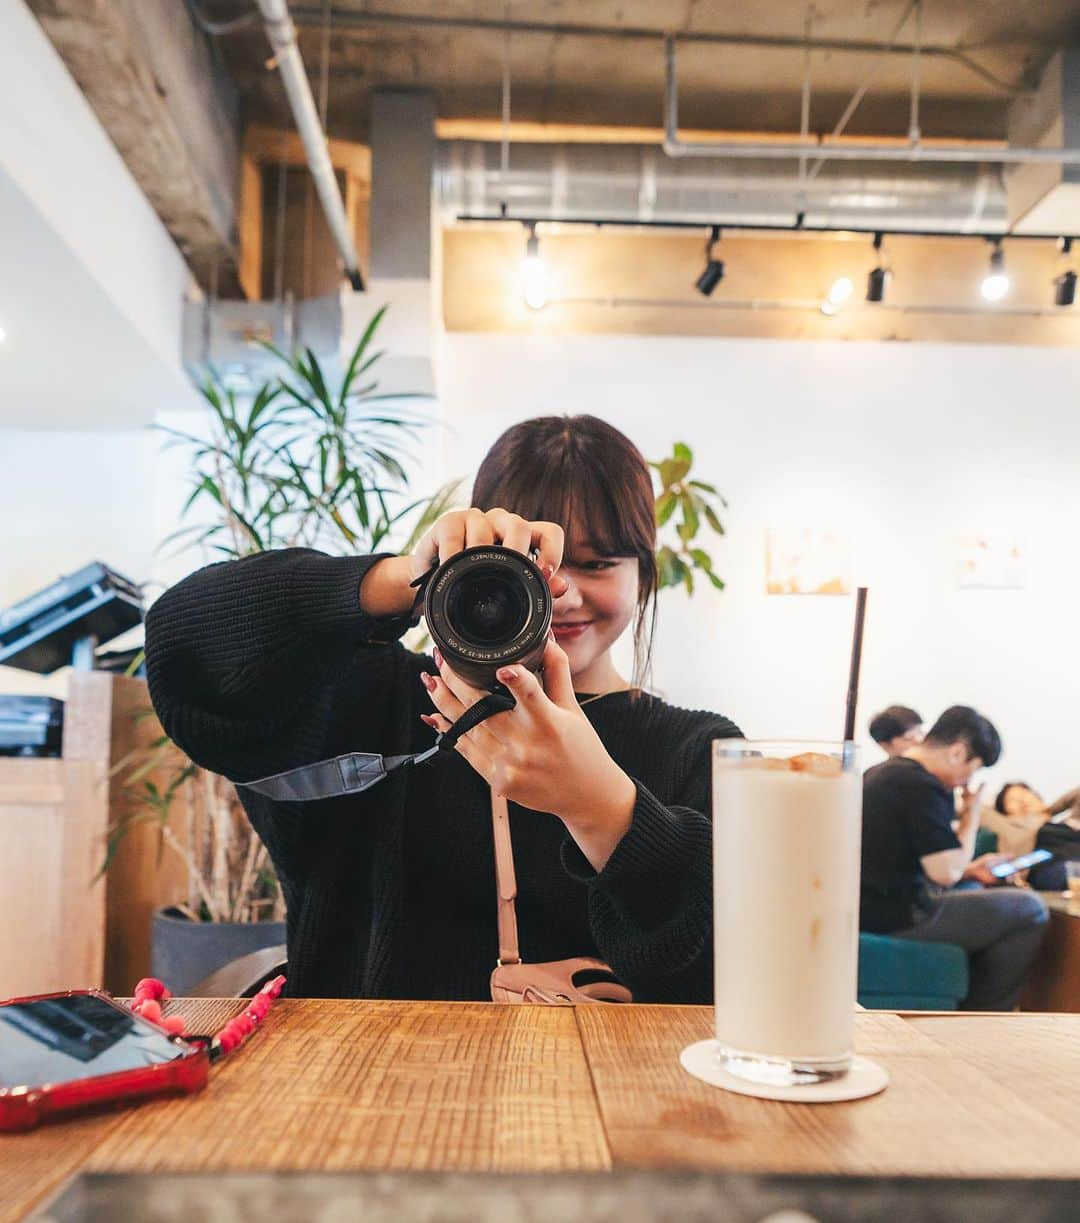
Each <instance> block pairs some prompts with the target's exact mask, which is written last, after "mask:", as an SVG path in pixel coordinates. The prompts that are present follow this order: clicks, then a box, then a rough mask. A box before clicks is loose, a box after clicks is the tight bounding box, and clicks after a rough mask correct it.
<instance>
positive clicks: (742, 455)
mask: <svg viewBox="0 0 1080 1223" xmlns="http://www.w3.org/2000/svg"><path fill="white" fill-rule="evenodd" d="M439 345H440V350H439V354H438V355H439V385H440V401H441V414H442V416H443V418H444V422H445V423H444V426H443V427H441V428H436V430H433V431H432V432H431V433H430V434H429V435H428V437H429V442H428V445H429V448H430V450H431V454H430V456H429V457H430V465H429V469H430V470H431V471H433V472H435V473H437V474H436V478H439V479H441V478H446V477H449V476H451V475H461V476H466V477H468V478H470V479H471V477H472V474H473V473H474V471H475V468H476V465H477V464H478V463H479V461H480V459H481V458H482V456H483V454H484V452H485V451H486V449H487V448H488V446H489V445H490V444H491V442H492V441H493V440H494V439H495V437H496V436H497V435H498V433H499V432H500V431H501V430H502V429H503V428H505V427H506V426H507V425H509V424H510V423H512V422H514V421H516V420H520V419H524V418H525V417H528V416H532V415H538V414H542V413H551V412H556V413H559V412H571V413H572V412H579V411H592V412H595V413H597V414H598V415H601V416H603V417H605V418H606V419H608V420H610V421H612V422H613V423H615V424H616V425H618V426H619V427H620V428H622V429H624V430H625V431H626V432H627V433H628V434H629V435H630V436H631V437H632V438H633V439H634V440H635V441H636V442H637V443H638V444H639V445H640V446H641V448H642V449H643V451H644V452H645V453H646V454H647V455H649V456H650V457H652V456H658V455H660V454H662V453H666V452H667V451H668V450H669V449H670V446H671V443H672V442H673V441H675V440H685V441H687V442H688V443H689V444H690V445H691V446H692V447H693V448H694V451H695V455H696V459H697V471H698V473H699V474H700V475H701V476H702V478H704V479H707V480H710V481H712V482H714V483H716V484H717V485H718V486H719V487H720V488H721V489H722V491H723V492H724V493H725V494H726V496H727V497H728V499H729V501H730V503H731V506H730V510H729V511H728V512H727V514H726V516H725V520H726V525H727V528H728V535H727V537H726V539H725V540H723V541H717V542H715V543H712V542H710V547H711V550H712V552H713V555H714V557H715V559H716V561H717V564H718V568H719V571H720V572H721V574H722V575H723V577H724V578H725V579H726V580H727V582H728V589H727V591H726V592H725V593H723V594H719V593H715V592H713V591H712V590H711V589H710V588H708V587H705V588H704V589H700V590H699V593H697V594H696V595H695V596H694V598H693V600H689V599H688V598H687V597H686V596H685V595H684V594H683V593H682V592H681V591H666V592H664V594H663V595H662V596H661V604H660V631H659V635H658V640H657V648H656V668H655V676H656V683H657V686H658V687H659V688H660V689H661V690H662V691H663V692H664V694H665V695H666V696H667V697H668V699H670V700H672V701H675V702H677V703H680V704H684V705H690V706H698V707H708V708H713V709H717V710H720V711H722V712H724V713H727V714H729V715H730V716H732V717H734V718H735V719H736V720H737V721H738V722H739V723H740V724H741V725H742V727H743V728H744V730H745V731H746V733H747V734H749V735H753V736H760V737H766V736H769V737H771V736H797V737H832V736H836V735H838V734H839V732H840V729H841V725H842V712H843V703H844V693H845V686H846V678H847V663H848V650H849V640H850V631H851V620H852V601H851V600H850V599H845V598H827V597H776V596H772V597H767V596H766V595H765V594H764V593H763V591H764V531H765V528H766V527H768V526H799V525H805V526H821V527H842V528H845V529H846V530H848V531H849V532H850V534H851V536H852V539H853V541H854V544H855V549H856V577H857V579H858V580H859V581H861V582H866V583H867V584H868V585H869V586H870V605H869V613H868V621H867V633H866V649H865V657H864V663H863V683H862V694H861V702H860V719H859V721H860V729H861V728H863V727H865V724H866V719H867V717H868V716H869V714H870V713H872V712H873V711H875V710H876V709H878V708H880V707H882V706H884V705H886V704H890V703H892V702H901V703H904V704H911V705H914V706H915V708H917V709H919V710H920V711H921V712H922V713H923V715H924V717H926V718H927V719H932V718H933V717H934V716H936V714H937V713H938V712H940V710H941V709H942V708H943V707H944V706H946V705H948V704H952V703H954V702H966V703H971V704H974V705H976V706H977V707H979V708H981V709H983V710H984V711H985V712H986V713H987V714H988V715H989V716H990V717H991V718H993V719H994V721H995V722H996V723H997V724H998V726H999V728H1000V729H1001V731H1002V734H1003V737H1004V740H1005V755H1004V758H1003V761H1002V763H1001V765H999V766H998V768H997V769H995V770H994V772H993V774H992V775H991V780H994V781H998V782H1000V781H1002V780H1004V779H1006V777H1012V776H1022V777H1027V778H1029V779H1030V780H1031V781H1032V782H1033V783H1034V784H1036V785H1037V786H1039V787H1041V788H1042V789H1043V790H1044V791H1046V792H1047V793H1048V794H1053V793H1056V792H1058V791H1060V790H1063V789H1065V788H1066V787H1067V786H1069V785H1074V784H1076V783H1077V782H1078V781H1080V759H1078V758H1077V753H1076V750H1075V746H1074V742H1073V732H1074V728H1075V726H1076V724H1077V719H1076V714H1075V704H1074V703H1075V700H1076V696H1077V694H1078V693H1080V650H1078V648H1077V644H1076V642H1077V637H1076V608H1077V607H1078V606H1080V549H1078V547H1077V544H1076V538H1075V531H1076V526H1075V524H1076V523H1077V522H1080V489H1078V485H1077V482H1076V478H1075V468H1076V462H1077V458H1078V457H1080V411H1078V409H1077V407H1076V404H1077V402H1078V401H1080V395H1078V391H1080V354H1078V353H1075V352H1072V351H1068V350H1062V349H1044V348H1040V349H1022V348H1009V349H993V348H985V347H975V346H938V345H914V344H910V345H903V346H901V345H889V344H878V345H874V344H859V345H855V344H843V343H836V344H816V343H780V342H775V341H763V340H750V341H743V340H731V341H724V340H689V339H685V340H684V339H672V338H630V337H603V336H592V337H586V336H579V337H564V338H555V337H548V338H528V337H513V336H488V335H461V334H456V335H453V334H452V335H447V336H444V337H442V338H441V340H440V341H439ZM168 419H169V420H170V421H171V423H178V422H179V421H180V420H181V419H182V417H170V418H168ZM188 419H189V420H190V419H191V418H188ZM93 441H94V439H93V438H92V436H91V435H79V434H52V435H47V434H32V433H23V434H19V433H13V432H10V431H9V432H7V433H4V434H0V445H2V446H3V450H4V464H3V465H4V468H5V480H4V481H3V482H0V515H2V520H3V521H5V522H7V523H8V524H11V523H15V524H17V525H16V526H15V528H14V535H12V532H11V527H10V525H9V533H8V542H7V544H6V545H5V547H4V549H3V555H4V558H5V563H4V564H3V565H2V566H0V606H4V605H6V604H7V603H9V602H12V601H14V600H15V599H16V598H17V597H24V596H25V595H27V594H29V593H31V590H32V589H35V588H36V587H37V586H39V585H44V584H45V583H46V582H47V581H49V580H52V578H54V577H55V576H56V575H57V574H58V573H59V572H62V571H64V570H65V569H68V568H74V567H75V566H76V565H78V564H82V563H84V561H86V560H89V559H93V558H95V557H96V558H100V559H102V560H104V561H106V562H108V563H110V564H113V565H116V566H117V567H118V568H120V569H121V570H122V571H124V572H127V573H128V574H129V575H130V576H131V577H134V578H137V579H140V580H141V579H144V578H147V577H150V578H156V579H158V580H160V581H163V582H169V581H174V580H176V579H177V578H179V577H180V576H182V574H183V573H184V572H185V571H186V570H187V569H189V568H191V567H193V566H195V565H197V564H199V563H201V560H200V558H197V557H191V556H189V557H181V558H173V559H171V560H169V559H166V558H163V557H161V556H155V555H154V554H153V552H152V549H153V546H154V544H155V543H156V542H158V541H159V540H161V539H162V538H163V537H164V536H165V535H166V534H167V533H168V531H170V530H171V529H173V528H174V527H175V525H176V513H177V510H178V508H179V506H180V504H181V503H182V501H183V498H184V496H185V495H186V489H185V464H184V460H183V456H182V455H180V454H178V453H176V452H169V453H167V454H165V455H159V454H158V453H157V447H158V445H159V439H158V438H157V436H156V435H153V434H149V433H146V432H143V431H124V432H117V433H113V434H110V435H108V445H107V446H105V447H100V446H96V447H95V449H94V451H93V454H94V460H93V462H92V463H88V462H87V461H86V455H87V454H89V453H90V447H91V445H92V444H93ZM438 451H441V455H438V454H437V453H436V452H438ZM9 459H10V462H8V460H9ZM423 491H427V490H426V488H425V489H424V490H423ZM992 528H1002V529H1009V530H1014V531H1016V532H1018V533H1020V534H1022V535H1024V536H1026V540H1027V546H1028V583H1027V586H1026V588H1025V589H1022V590H1002V591H992V590H961V589H959V588H958V585H957V581H956V573H955V541H956V539H957V538H958V537H959V536H961V535H963V534H967V533H971V532H977V531H982V530H986V529H992ZM623 657H625V653H624V655H623ZM41 684H48V685H51V686H52V687H51V690H62V677H61V678H60V679H58V680H52V681H38V680H35V679H34V677H32V676H29V675H25V674H24V673H22V672H16V671H12V670H10V669H4V668H0V691H4V690H6V691H37V690H40V687H39V685H41ZM864 742H866V751H865V754H864V759H865V761H866V762H867V763H870V762H873V761H876V760H877V759H878V758H879V756H878V753H877V750H876V749H875V748H874V747H873V746H872V745H870V744H869V743H868V742H867V741H865V739H864Z"/></svg>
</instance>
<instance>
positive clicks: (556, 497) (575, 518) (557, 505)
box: [507, 452, 651, 556]
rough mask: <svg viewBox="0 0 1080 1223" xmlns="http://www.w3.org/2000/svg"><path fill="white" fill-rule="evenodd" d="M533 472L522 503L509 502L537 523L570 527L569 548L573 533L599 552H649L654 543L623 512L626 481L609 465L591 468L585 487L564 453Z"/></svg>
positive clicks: (514, 508)
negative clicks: (639, 534) (633, 527)
mask: <svg viewBox="0 0 1080 1223" xmlns="http://www.w3.org/2000/svg"><path fill="white" fill-rule="evenodd" d="M545 457H546V456H545ZM532 474H533V476H534V479H533V480H532V481H531V482H530V483H531V488H527V489H525V488H523V489H521V490H520V491H521V494H522V503H521V504H517V505H513V506H507V508H508V509H512V510H513V512H514V513H515V514H520V515H521V517H522V518H527V519H530V520H531V521H534V522H535V521H540V522H557V523H558V524H559V525H560V526H561V527H562V528H563V530H564V531H565V532H566V539H567V546H568V548H569V544H570V540H571V538H574V539H575V540H580V542H581V543H583V544H586V545H588V546H589V547H591V548H593V549H594V550H595V551H596V552H597V553H598V554H599V555H601V556H640V555H641V554H642V552H644V551H651V544H650V542H649V541H648V540H641V539H638V538H636V537H635V534H634V532H633V531H632V530H631V529H630V521H631V518H632V516H628V515H623V514H620V513H619V503H620V498H619V490H620V489H621V490H622V500H623V501H625V497H626V488H627V484H626V483H625V482H624V481H620V480H618V479H616V478H615V475H616V473H614V472H613V471H612V470H611V468H610V466H608V467H600V468H599V469H597V468H593V469H592V470H591V471H589V472H588V474H587V475H586V476H585V478H586V479H588V481H589V486H588V488H587V489H585V488H583V487H582V475H583V473H582V470H581V466H580V465H578V469H577V470H576V471H571V469H570V462H569V455H568V454H566V453H565V452H564V454H563V455H561V456H559V458H557V459H556V460H555V461H554V462H549V463H548V464H546V465H545V467H544V469H543V470H542V471H539V472H537V471H536V470H535V469H534V472H533V473H532Z"/></svg>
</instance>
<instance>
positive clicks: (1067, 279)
mask: <svg viewBox="0 0 1080 1223" xmlns="http://www.w3.org/2000/svg"><path fill="white" fill-rule="evenodd" d="M1058 249H1059V250H1060V251H1061V253H1062V255H1063V256H1065V257H1066V258H1068V256H1069V255H1070V254H1071V252H1072V238H1062V239H1061V242H1060V244H1059V247H1058ZM1074 301H1076V273H1075V272H1074V271H1073V270H1072V268H1066V269H1065V271H1064V272H1062V273H1061V275H1060V276H1058V277H1057V278H1056V279H1055V281H1054V305H1055V306H1071V305H1072V304H1073V302H1074Z"/></svg>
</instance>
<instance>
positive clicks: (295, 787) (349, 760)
mask: <svg viewBox="0 0 1080 1223" xmlns="http://www.w3.org/2000/svg"><path fill="white" fill-rule="evenodd" d="M515 704H516V702H515V700H514V698H513V697H512V696H511V695H510V693H509V692H507V690H506V689H505V688H503V687H502V685H501V684H500V685H498V686H497V687H496V689H495V691H494V692H490V693H488V695H487V696H485V697H482V698H481V699H480V700H479V701H477V702H476V704H475V705H470V706H469V708H468V709H466V710H465V712H464V713H463V714H462V715H461V717H460V718H458V720H457V721H456V722H455V723H454V724H453V726H451V727H450V729H449V730H448V731H445V732H443V733H442V734H440V735H439V736H438V738H437V739H436V740H435V743H434V745H433V746H432V747H429V748H428V749H427V751H425V752H416V753H414V754H413V755H410V756H380V755H378V754H377V753H374V752H349V753H347V754H346V755H344V756H335V757H334V758H333V759H332V760H319V761H317V762H316V763H315V764H303V765H301V766H300V767H299V768H296V769H287V770H286V771H285V772H283V773H274V774H272V775H271V776H269V777H260V778H258V779H257V780H256V781H243V782H237V783H236V785H237V786H238V787H239V788H242V789H245V790H252V791H254V792H255V793H256V794H262V795H263V796H264V797H266V798H272V799H274V800H275V801H277V802H286V803H287V802H312V801H314V800H316V799H321V798H340V797H341V796H342V795H345V794H360V793H362V792H363V791H364V790H370V789H371V787H372V786H373V785H375V784H376V783H377V782H380V781H382V779H383V778H384V777H385V776H386V775H387V774H388V773H392V772H394V770H395V769H400V768H403V767H404V766H405V765H407V764H423V763H424V762H425V761H427V760H431V759H432V758H433V757H435V756H437V755H439V753H440V752H452V751H453V750H454V744H456V743H457V741H458V740H459V739H460V738H461V736H462V735H464V734H467V733H468V732H469V731H470V730H472V728H473V727H474V726H478V725H479V724H480V723H481V722H483V721H484V720H485V719H486V718H490V717H492V716H493V715H494V714H497V713H505V712H506V711H507V710H508V709H513V708H514V705H515Z"/></svg>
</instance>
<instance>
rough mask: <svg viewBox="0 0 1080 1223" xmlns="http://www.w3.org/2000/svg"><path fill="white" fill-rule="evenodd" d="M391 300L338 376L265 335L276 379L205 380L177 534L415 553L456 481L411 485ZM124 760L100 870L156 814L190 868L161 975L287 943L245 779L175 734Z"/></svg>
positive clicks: (411, 429) (185, 983)
mask: <svg viewBox="0 0 1080 1223" xmlns="http://www.w3.org/2000/svg"><path fill="white" fill-rule="evenodd" d="M385 309H386V308H385V307H383V308H382V309H380V310H379V311H377V312H376V314H375V315H374V317H373V318H372V319H371V322H370V323H369V325H368V327H367V328H366V330H365V331H364V334H363V335H362V336H361V337H360V340H359V342H358V343H357V345H356V347H355V348H354V350H353V352H352V353H351V354H350V357H349V360H348V362H347V363H346V366H345V371H344V375H343V376H342V377H341V379H340V381H335V380H334V379H332V378H331V376H330V375H329V373H328V371H326V370H325V369H324V368H323V366H322V365H321V364H320V362H319V361H318V359H317V358H316V356H315V354H314V353H313V352H312V351H311V350H310V349H305V350H304V351H303V352H302V353H298V354H294V355H292V356H288V355H286V354H284V353H282V352H279V351H278V350H276V349H273V348H272V347H271V346H270V345H266V347H267V348H268V349H269V350H270V351H271V352H273V353H274V354H275V355H276V356H277V358H278V359H279V361H280V362H281V365H280V372H279V374H278V375H277V376H276V377H274V378H272V379H271V380H269V381H267V382H265V383H264V384H263V385H261V386H259V387H257V388H255V389H254V390H252V391H250V392H248V393H241V392H238V391H236V390H235V389H233V388H231V387H229V386H227V385H226V384H224V383H223V382H222V381H221V380H220V379H218V378H216V377H212V378H211V379H209V380H208V381H207V382H206V383H205V385H204V386H203V387H202V388H201V391H202V394H203V397H204V398H205V400H206V402H207V405H208V407H209V410H210V413H209V429H208V431H207V433H206V435H205V436H203V435H196V434H193V433H185V432H182V431H178V430H174V429H165V430H163V431H164V432H165V433H167V434H168V435H169V444H170V445H176V446H181V447H183V448H184V449H185V450H186V452H187V453H188V454H189V456H190V459H191V467H190V481H191V491H190V495H189V496H188V498H187V501H186V502H185V504H184V507H183V510H182V512H181V518H182V519H185V520H186V519H192V518H196V517H197V518H198V520H197V521H194V522H185V525H183V526H181V527H180V528H179V529H178V530H177V531H174V532H173V533H172V534H171V535H170V536H169V537H168V538H167V539H166V540H165V541H164V542H165V543H169V542H177V541H183V543H184V545H185V546H191V545H198V546H200V547H202V548H203V550H204V551H207V552H209V553H211V554H213V555H216V556H217V557H219V558H238V557H241V556H246V555H248V554H250V553H252V552H258V551H262V550H264V549H270V548H281V547H292V546H307V547H318V548H322V549H324V550H326V551H330V552H345V553H349V554H357V553H367V552H374V551H376V550H377V549H378V547H379V546H380V544H383V545H384V546H385V541H386V539H387V537H388V536H390V535H391V534H392V533H397V534H398V535H399V536H400V535H404V538H403V540H402V542H401V543H400V545H399V546H400V547H401V548H402V549H403V550H408V549H409V548H411V547H412V546H413V544H414V543H415V541H416V540H417V539H418V538H419V536H420V535H421V534H422V533H423V532H424V531H426V530H427V528H428V526H429V525H430V524H431V522H432V521H433V520H434V519H435V518H437V517H438V516H439V515H440V514H441V513H443V512H445V510H446V509H448V508H450V507H451V505H452V504H453V500H454V496H455V492H456V487H457V486H456V484H449V485H446V486H444V487H443V488H441V489H439V491H438V492H437V493H436V494H435V495H434V496H431V497H426V498H419V499H415V498H411V497H410V496H409V490H408V483H409V477H408V466H407V465H408V459H409V457H410V445H411V444H412V443H414V442H415V441H416V440H417V439H418V437H419V432H420V430H421V429H422V428H423V427H424V426H425V425H426V424H427V421H426V419H425V418H424V417H423V416H422V415H419V414H417V413H415V412H407V411H402V410H401V409H400V408H398V407H396V406H395V405H394V401H398V400H402V399H416V398H419V396H415V395H408V394H404V395H403V394H398V395H383V394H380V393H379V389H378V381H377V378H376V376H375V374H376V367H377V365H378V362H379V360H380V359H381V358H382V357H383V355H384V353H383V352H382V351H378V350H374V348H373V342H374V339H375V336H376V334H377V331H378V327H379V324H380V322H381V321H382V318H383V315H384V314H385ZM203 511H209V512H208V513H203ZM410 519H411V524H412V525H411V530H408V531H407V532H406V526H407V523H408V520H410ZM137 661H139V660H137ZM139 716H141V717H152V716H153V714H152V711H151V710H150V709H145V710H143V711H141V712H140V714H139ZM113 771H114V772H120V773H121V774H122V777H123V781H124V785H125V790H126V793H127V797H128V800H129V801H128V802H127V803H126V804H124V806H123V807H122V809H121V812H120V815H119V817H118V818H117V820H116V822H115V823H114V825H113V827H112V828H111V829H110V835H109V841H108V845H107V848H106V855H105V860H104V863H103V865H102V871H104V870H106V869H107V868H108V866H109V864H110V862H111V861H112V860H113V856H114V855H115V853H116V851H117V849H118V847H119V845H120V843H121V842H122V841H123V839H124V837H125V836H126V835H127V834H128V833H129V832H130V831H131V830H132V829H133V828H135V827H136V826H138V825H141V824H145V823H147V822H150V823H152V824H154V825H156V828H157V834H158V845H159V853H160V854H170V855H172V856H173V857H174V859H179V860H180V861H181V862H182V864H183V868H184V870H185V871H186V878H187V888H186V894H185V896H184V898H183V899H181V900H180V901H178V902H177V903H176V904H173V905H170V906H162V907H161V908H159V909H158V910H157V911H156V912H155V914H154V917H153V931H152V952H151V970H152V972H153V973H154V975H156V976H158V977H160V978H161V979H162V980H164V981H165V983H166V984H167V985H168V986H169V987H170V988H171V989H172V990H173V992H174V993H182V992H183V991H184V990H185V989H188V988H190V987H191V986H192V985H194V984H195V983H196V982H198V981H200V980H202V978H203V977H205V976H207V975H209V974H210V973H211V972H213V971H214V970H215V969H217V968H219V967H221V966H222V965H223V964H225V963H228V962H229V961H230V960H231V959H234V958H235V957H237V956H239V955H243V954H245V953H246V952H249V951H253V950H258V949H259V948H262V947H267V946H276V945H278V944H283V943H284V942H285V922H284V916H285V908H284V900H283V898H282V895H281V890H280V887H279V885H278V881H277V879H276V877H275V875H274V871H273V867H272V864H271V862H270V860H269V857H268V855H267V852H266V849H265V847H264V846H263V845H262V843H261V842H260V841H259V839H258V837H257V836H256V834H255V832H254V830H253V828H252V827H251V824H250V823H249V821H248V820H247V818H246V816H245V814H244V811H243V808H242V807H241V805H240V802H239V799H238V798H237V795H236V790H235V787H234V786H233V785H232V784H231V783H230V782H228V781H227V780H226V779H225V778H222V777H219V776H217V775H215V774H212V773H208V772H207V771H205V770H203V769H200V768H198V767H197V766H196V765H195V764H193V763H192V762H191V761H190V760H189V759H187V757H186V756H184V754H183V753H182V752H181V751H180V750H179V748H177V746H176V745H175V744H173V743H172V742H171V741H170V740H169V739H168V738H167V736H165V735H163V734H162V735H160V736H158V737H157V738H154V739H153V740H152V742H151V743H150V745H149V746H148V747H146V748H144V749H141V750H140V751H139V752H137V753H133V754H132V755H131V756H128V757H126V758H125V759H123V760H121V761H119V762H118V763H117V765H116V766H114V770H113Z"/></svg>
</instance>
